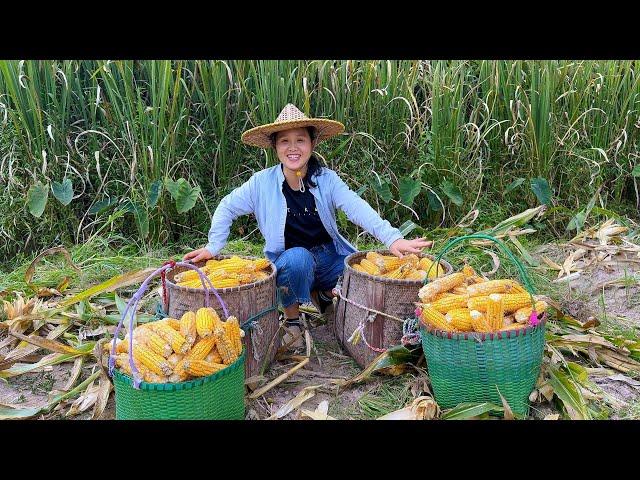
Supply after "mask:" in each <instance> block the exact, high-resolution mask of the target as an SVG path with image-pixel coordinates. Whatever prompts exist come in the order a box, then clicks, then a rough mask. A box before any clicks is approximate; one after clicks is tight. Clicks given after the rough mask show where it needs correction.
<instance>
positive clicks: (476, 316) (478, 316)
mask: <svg viewBox="0 0 640 480" xmlns="http://www.w3.org/2000/svg"><path fill="white" fill-rule="evenodd" d="M470 315H471V326H472V327H473V330H474V331H475V332H490V331H491V325H489V322H488V321H487V317H485V316H484V314H483V313H482V312H479V311H478V310H471V312H470Z"/></svg>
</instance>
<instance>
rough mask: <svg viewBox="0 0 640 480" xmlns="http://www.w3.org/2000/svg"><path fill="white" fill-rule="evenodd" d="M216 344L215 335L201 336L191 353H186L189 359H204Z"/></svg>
mask: <svg viewBox="0 0 640 480" xmlns="http://www.w3.org/2000/svg"><path fill="white" fill-rule="evenodd" d="M215 345H216V339H215V338H213V335H209V336H208V337H205V338H201V339H200V340H198V341H197V342H196V344H195V345H194V346H193V348H192V349H191V350H189V353H187V354H186V355H185V358H186V359H187V360H203V359H204V357H206V356H207V355H208V353H209V352H210V351H211V349H212V348H213V347H214V346H215Z"/></svg>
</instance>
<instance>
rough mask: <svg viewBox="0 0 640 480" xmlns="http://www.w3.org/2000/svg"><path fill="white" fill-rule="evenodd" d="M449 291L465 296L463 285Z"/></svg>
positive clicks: (464, 286) (465, 289)
mask: <svg viewBox="0 0 640 480" xmlns="http://www.w3.org/2000/svg"><path fill="white" fill-rule="evenodd" d="M465 282H466V279H465ZM451 291H452V292H453V293H454V294H456V295H467V286H466V285H465V284H464V283H463V284H462V285H459V286H457V287H456V288H454V289H453V290H451ZM467 296H469V295H467Z"/></svg>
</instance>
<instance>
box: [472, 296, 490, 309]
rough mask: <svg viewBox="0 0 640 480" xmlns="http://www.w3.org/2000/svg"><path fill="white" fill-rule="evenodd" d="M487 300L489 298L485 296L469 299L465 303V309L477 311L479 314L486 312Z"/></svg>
mask: <svg viewBox="0 0 640 480" xmlns="http://www.w3.org/2000/svg"><path fill="white" fill-rule="evenodd" d="M488 300H489V296H487V295H485V296H483V297H471V298H469V301H468V302H467V308H468V309H469V310H478V311H480V312H486V311H487V301H488Z"/></svg>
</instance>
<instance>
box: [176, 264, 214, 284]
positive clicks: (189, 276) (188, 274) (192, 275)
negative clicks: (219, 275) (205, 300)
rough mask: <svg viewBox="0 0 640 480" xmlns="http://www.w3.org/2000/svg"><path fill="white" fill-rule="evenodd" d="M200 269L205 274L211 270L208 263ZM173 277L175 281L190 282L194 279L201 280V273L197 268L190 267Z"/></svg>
mask: <svg viewBox="0 0 640 480" xmlns="http://www.w3.org/2000/svg"><path fill="white" fill-rule="evenodd" d="M200 270H201V271H202V273H204V274H205V275H208V274H209V271H210V268H209V267H208V266H207V265H205V266H204V267H202V268H201V269H200ZM173 279H174V281H176V282H180V283H182V282H190V281H193V280H196V281H198V282H199V281H200V275H199V274H198V272H197V271H196V270H191V269H188V270H185V271H184V272H180V273H178V274H177V275H176V276H175V277H173Z"/></svg>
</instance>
